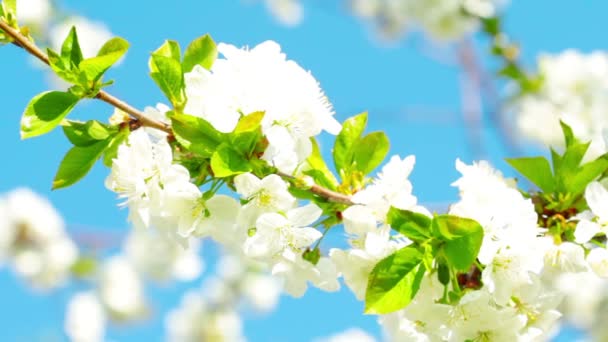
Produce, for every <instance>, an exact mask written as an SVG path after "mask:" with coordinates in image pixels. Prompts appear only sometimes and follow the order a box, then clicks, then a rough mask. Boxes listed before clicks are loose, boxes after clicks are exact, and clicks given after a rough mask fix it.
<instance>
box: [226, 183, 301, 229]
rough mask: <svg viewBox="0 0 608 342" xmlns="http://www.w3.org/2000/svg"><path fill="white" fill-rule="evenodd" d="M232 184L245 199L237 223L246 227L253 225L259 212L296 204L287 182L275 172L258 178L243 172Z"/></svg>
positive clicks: (279, 209) (278, 209)
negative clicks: (245, 202)
mask: <svg viewBox="0 0 608 342" xmlns="http://www.w3.org/2000/svg"><path fill="white" fill-rule="evenodd" d="M234 186H235V187H236V191H237V193H238V194H239V195H241V197H242V198H243V199H244V200H246V201H247V204H245V205H244V206H243V207H242V210H241V212H240V216H239V224H241V225H244V226H247V227H253V226H255V221H256V220H257V219H258V217H259V216H260V214H263V213H270V212H278V211H287V210H289V209H291V208H293V207H294V206H295V204H296V199H295V198H294V197H293V196H292V195H291V194H290V193H289V191H288V185H287V183H285V181H284V180H282V179H281V177H279V176H278V175H275V174H272V175H268V176H266V177H264V178H263V179H259V178H258V177H256V176H254V175H253V174H251V173H243V174H240V175H238V176H236V177H234Z"/></svg>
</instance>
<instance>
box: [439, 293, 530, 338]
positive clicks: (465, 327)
mask: <svg viewBox="0 0 608 342" xmlns="http://www.w3.org/2000/svg"><path fill="white" fill-rule="evenodd" d="M447 324H448V326H449V327H450V330H451V331H452V334H451V335H450V338H449V339H448V341H454V342H456V341H465V340H473V341H476V340H478V341H505V342H509V341H517V340H518V332H519V331H520V330H521V329H522V328H523V327H524V326H525V325H526V317H525V316H524V315H519V314H518V313H517V312H516V311H515V310H514V309H510V308H504V309H497V308H495V307H494V306H493V305H492V304H491V301H490V295H489V294H488V293H487V292H485V291H482V290H481V291H472V292H468V293H467V294H465V295H464V297H463V298H461V299H460V302H459V304H458V305H456V306H455V307H454V308H453V309H452V311H451V315H450V318H449V319H448V322H447Z"/></svg>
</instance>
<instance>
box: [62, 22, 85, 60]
mask: <svg viewBox="0 0 608 342" xmlns="http://www.w3.org/2000/svg"><path fill="white" fill-rule="evenodd" d="M61 59H62V60H63V61H64V63H65V65H68V66H69V68H70V69H71V68H72V66H74V67H78V65H79V64H80V62H82V60H83V59H84V57H83V56H82V50H81V49H80V44H79V43H78V35H77V34H76V27H75V26H72V29H71V30H70V33H68V36H67V37H66V38H65V40H64V41H63V45H62V46H61Z"/></svg>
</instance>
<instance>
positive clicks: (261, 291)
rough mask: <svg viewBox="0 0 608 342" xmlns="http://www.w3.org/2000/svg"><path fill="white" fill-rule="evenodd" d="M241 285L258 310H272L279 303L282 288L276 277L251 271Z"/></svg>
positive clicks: (250, 302)
mask: <svg viewBox="0 0 608 342" xmlns="http://www.w3.org/2000/svg"><path fill="white" fill-rule="evenodd" d="M241 287H242V291H243V295H244V296H245V298H246V299H247V302H248V303H249V304H250V305H251V306H252V307H253V308H254V309H255V310H257V311H260V312H271V311H272V310H273V309H274V308H276V306H277V305H278V303H279V297H280V295H281V290H282V288H281V285H280V283H279V282H278V281H277V279H276V278H275V277H272V276H270V275H264V274H258V273H252V272H250V273H249V274H247V275H246V276H245V277H244V279H243V284H242V285H241Z"/></svg>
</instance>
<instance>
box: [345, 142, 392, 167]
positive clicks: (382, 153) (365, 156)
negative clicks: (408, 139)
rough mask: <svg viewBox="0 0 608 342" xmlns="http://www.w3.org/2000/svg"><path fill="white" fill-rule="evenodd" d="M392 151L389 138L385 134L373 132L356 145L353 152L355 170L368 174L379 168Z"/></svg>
mask: <svg viewBox="0 0 608 342" xmlns="http://www.w3.org/2000/svg"><path fill="white" fill-rule="evenodd" d="M389 149H390V143H389V141H388V137H387V136H386V134H385V133H384V132H373V133H370V134H368V135H366V136H365V137H363V139H361V140H360V141H359V142H358V143H356V145H355V148H354V150H353V159H354V162H355V163H354V167H355V169H357V170H359V171H361V172H363V174H368V173H370V172H372V171H373V170H374V169H375V168H376V167H378V166H379V165H380V164H381V163H382V161H383V160H384V158H385V157H386V155H387V154H388V151H389Z"/></svg>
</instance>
